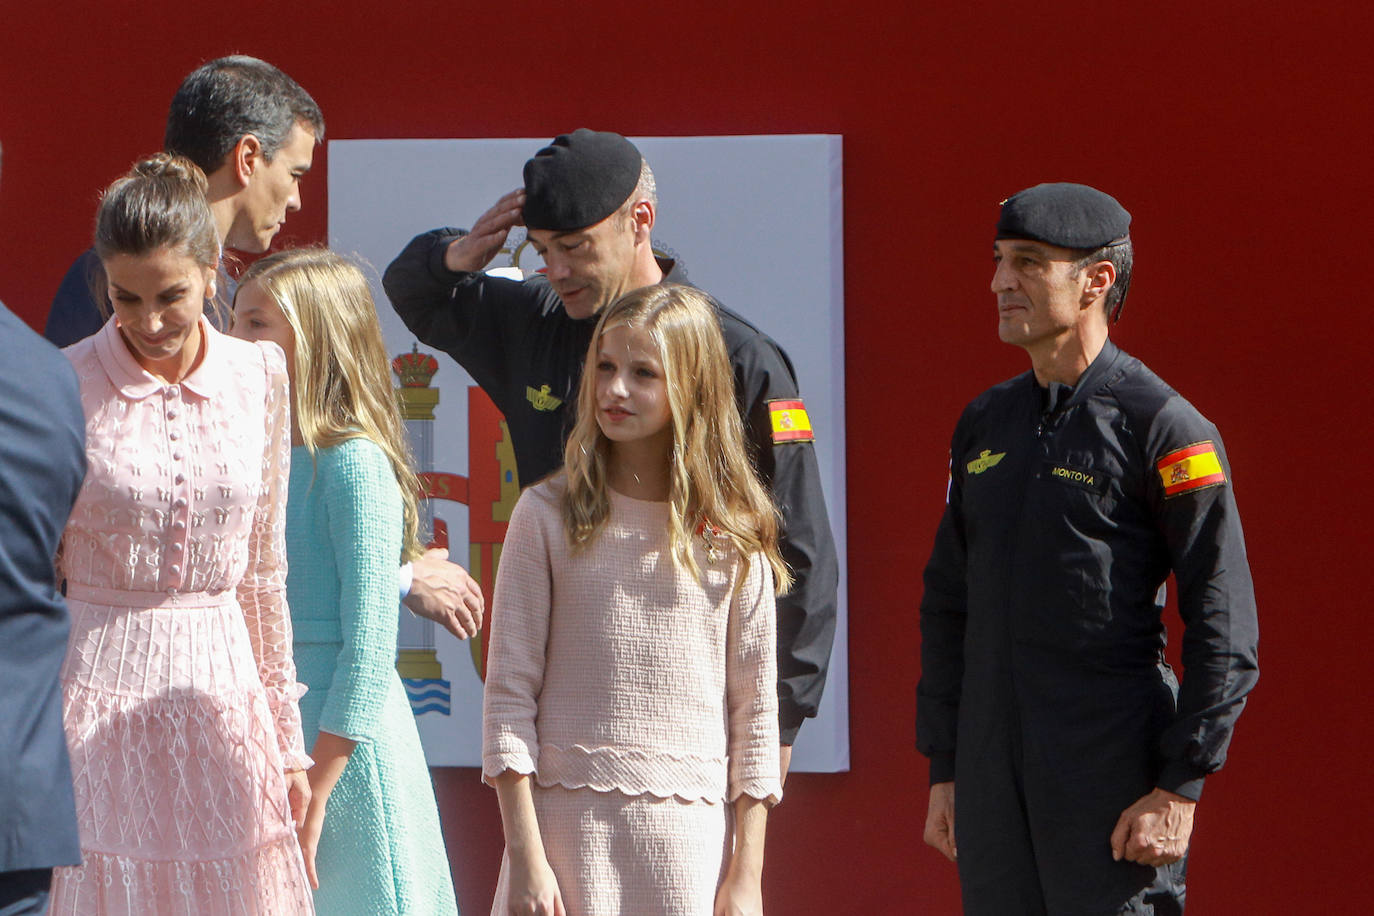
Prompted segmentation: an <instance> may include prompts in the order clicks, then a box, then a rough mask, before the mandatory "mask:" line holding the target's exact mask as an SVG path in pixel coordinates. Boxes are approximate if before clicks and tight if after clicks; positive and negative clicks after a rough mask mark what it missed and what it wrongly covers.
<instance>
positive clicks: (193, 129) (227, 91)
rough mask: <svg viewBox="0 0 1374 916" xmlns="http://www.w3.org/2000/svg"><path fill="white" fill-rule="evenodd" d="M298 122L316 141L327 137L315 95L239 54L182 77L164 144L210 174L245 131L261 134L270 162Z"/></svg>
mask: <svg viewBox="0 0 1374 916" xmlns="http://www.w3.org/2000/svg"><path fill="white" fill-rule="evenodd" d="M297 123H300V124H302V125H304V126H306V127H309V128H310V130H311V131H312V132H313V133H314V134H315V141H316V142H319V141H321V140H323V139H324V115H322V114H320V106H318V105H316V104H315V100H314V99H312V98H311V97H310V93H308V92H306V91H305V90H304V89H302V88H301V87H300V85H299V84H298V83H297V82H296V81H295V80H293V79H292V78H291V77H289V76H287V75H286V74H285V73H283V72H281V71H280V70H278V69H277V68H276V67H274V66H272V65H271V64H269V63H267V62H266V61H263V60H258V59H257V58H256V57H248V56H246V55H243V54H235V55H233V56H231V57H221V58H219V59H218V60H212V61H210V62H209V63H208V64H203V65H202V66H200V67H199V68H197V69H196V70H194V71H192V72H191V74H190V75H189V76H187V77H186V79H185V80H183V81H182V83H181V88H179V89H178V90H177V94H176V95H175V96H173V97H172V107H171V109H170V110H169V111H168V112H167V133H166V135H165V137H164V138H163V142H162V146H163V149H165V150H167V152H169V153H176V154H178V155H181V156H185V157H186V158H187V159H190V160H191V161H192V162H194V163H195V164H196V165H198V166H200V168H201V171H203V172H205V174H207V175H208V174H210V173H211V172H213V171H215V170H216V169H218V168H219V167H220V166H221V165H223V164H224V158H225V157H226V156H228V155H229V153H230V151H231V150H233V148H234V145H235V144H236V143H238V142H239V139H240V138H242V137H243V136H244V135H245V134H252V135H253V136H255V137H257V138H258V140H259V141H260V142H261V143H262V152H263V155H264V156H266V157H267V160H268V161H269V162H270V161H271V160H272V157H273V156H275V155H276V154H277V151H278V150H280V149H281V148H282V147H283V146H285V145H286V141H287V138H288V137H289V136H290V135H291V128H292V127H293V126H295V125H296V124H297Z"/></svg>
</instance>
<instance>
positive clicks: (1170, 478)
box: [1155, 439, 1226, 499]
mask: <svg viewBox="0 0 1374 916" xmlns="http://www.w3.org/2000/svg"><path fill="white" fill-rule="evenodd" d="M1155 470H1157V471H1158V472H1159V480H1160V482H1161V483H1162V484H1163V485H1164V496H1165V498H1166V499H1167V498H1168V497H1170V496H1177V495H1179V494H1180V493H1187V492H1189V491H1190V490H1201V489H1203V488H1204V487H1215V486H1219V485H1221V484H1223V483H1225V482H1226V472H1225V471H1223V470H1222V469H1221V458H1220V457H1219V456H1218V455H1217V447H1216V446H1215V445H1213V444H1212V440H1210V439H1208V440H1206V441H1204V442H1196V443H1194V444H1192V445H1188V446H1185V447H1183V448H1181V449H1177V450H1175V451H1172V452H1170V453H1169V454H1167V455H1165V456H1164V457H1163V458H1161V459H1159V461H1157V462H1155Z"/></svg>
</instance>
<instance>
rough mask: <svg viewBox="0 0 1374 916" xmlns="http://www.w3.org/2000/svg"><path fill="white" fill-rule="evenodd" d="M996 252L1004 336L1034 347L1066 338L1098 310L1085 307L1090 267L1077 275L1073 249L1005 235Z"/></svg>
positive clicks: (1000, 324)
mask: <svg viewBox="0 0 1374 916" xmlns="http://www.w3.org/2000/svg"><path fill="white" fill-rule="evenodd" d="M992 252H993V261H994V262H995V263H996V265H997V268H996V270H995V271H994V272H993V275H992V291H993V292H994V293H996V295H997V335H998V336H999V337H1000V338H1001V339H1002V340H1003V342H1005V343H1009V344H1016V345H1017V346H1020V347H1031V346H1035V345H1036V344H1040V343H1044V342H1047V341H1052V340H1055V339H1060V338H1064V337H1066V336H1068V335H1070V334H1072V333H1073V332H1074V330H1075V329H1076V328H1077V327H1078V325H1079V323H1080V322H1082V321H1084V320H1086V319H1087V318H1088V317H1089V315H1090V312H1092V311H1094V310H1092V309H1088V310H1085V309H1083V308H1082V303H1083V293H1084V290H1085V289H1086V287H1087V280H1086V277H1087V273H1086V272H1080V273H1079V274H1078V275H1077V276H1074V272H1073V265H1074V263H1075V260H1076V258H1075V255H1074V252H1073V251H1072V250H1071V249H1068V248H1059V247H1057V246H1055V245H1046V244H1045V243H1043V242H1033V241H1029V240H1025V239H999V240H997V241H996V242H993V245H992ZM1095 311H1101V310H1100V309H1096V310H1095Z"/></svg>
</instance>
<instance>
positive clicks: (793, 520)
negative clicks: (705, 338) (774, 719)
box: [382, 229, 839, 744]
mask: <svg viewBox="0 0 1374 916" xmlns="http://www.w3.org/2000/svg"><path fill="white" fill-rule="evenodd" d="M461 234H462V233H461V231H460V230H457V229H436V230H434V231H432V232H427V233H424V234H423V235H420V236H417V237H416V238H415V239H413V240H412V241H411V242H410V244H409V245H407V246H406V248H405V249H404V250H403V251H402V252H401V253H400V255H398V256H397V258H396V260H394V261H392V262H391V265H390V266H389V267H387V269H386V274H385V276H384V277H383V280H382V283H383V285H384V286H385V287H386V292H387V296H388V297H390V299H391V304H392V306H393V307H394V308H395V309H396V313H397V314H398V315H400V317H401V319H402V320H403V321H404V322H405V324H406V327H408V328H409V329H410V331H411V333H413V334H414V335H415V336H416V337H417V338H419V339H420V340H421V341H422V342H424V343H425V344H426V345H428V346H432V347H437V348H439V349H441V350H444V351H445V352H446V353H448V354H449V355H450V356H452V357H453V358H454V359H455V360H456V361H457V362H458V363H459V364H460V365H461V366H462V367H463V368H464V369H466V370H467V372H468V373H469V374H470V375H471V376H472V377H473V379H475V380H476V381H477V384H478V385H480V386H481V387H482V390H483V391H485V392H486V393H487V394H488V395H489V396H490V397H491V399H492V401H493V402H495V404H496V406H497V407H498V408H499V409H500V410H501V413H502V414H504V415H505V418H506V422H507V424H508V426H509V428H510V433H511V442H512V444H513V445H514V447H515V461H516V465H517V468H518V470H519V474H520V483H521V485H522V486H524V485H529V484H532V483H534V482H536V481H538V480H539V479H540V478H541V477H544V476H545V475H547V474H549V473H552V472H553V471H556V470H558V469H559V468H560V467H562V465H563V443H564V440H565V439H566V437H567V434H568V432H569V431H570V430H571V429H572V420H573V411H574V410H575V409H576V398H577V386H578V381H579V379H580V378H581V375H582V366H583V363H584V362H585V361H586V358H587V347H588V345H589V344H590V343H591V339H592V333H593V332H594V331H595V330H596V322H597V319H596V318H595V317H593V318H586V319H580V320H579V319H574V318H570V317H568V314H567V312H565V311H564V310H563V303H562V301H561V300H560V299H559V298H558V294H557V293H555V292H554V291H553V288H552V287H551V286H550V285H549V283H548V280H547V279H545V278H544V277H543V276H542V275H541V276H536V277H533V278H531V279H529V280H526V281H524V282H517V281H514V280H507V279H502V278H499V277H489V276H487V275H486V274H483V273H463V272H459V273H455V272H453V271H450V270H449V269H448V268H447V267H445V266H444V252H445V251H446V249H447V248H448V245H449V243H450V242H452V241H453V240H454V239H455V238H457V237H458V236H459V235H461ZM660 266H661V267H662V268H663V271H664V274H665V276H664V282H669V283H681V282H685V280H684V279H683V278H682V277H681V276H679V275H677V272H676V266H675V265H674V264H673V263H672V262H671V261H668V262H663V261H661V262H660ZM717 308H718V314H719V316H720V323H721V330H722V331H723V332H724V336H725V345H726V349H727V351H728V352H729V354H730V364H731V366H732V367H733V368H734V372H735V397H736V400H737V402H738V404H739V408H740V415H741V417H743V419H744V430H745V437H746V438H747V439H748V440H749V444H750V453H751V457H752V458H753V459H754V462H755V466H756V467H757V468H758V471H759V476H760V477H761V478H762V479H763V483H764V485H765V486H766V487H768V489H769V492H770V493H771V494H772V496H773V499H774V501H775V502H776V503H777V505H778V509H779V511H780V512H781V513H782V530H781V537H780V547H781V552H782V558H783V560H784V561H786V563H787V565H788V567H789V568H790V569H791V570H792V574H793V576H794V577H795V580H796V581H795V583H794V584H793V586H792V590H791V591H790V592H788V594H787V595H785V596H783V597H780V598H779V599H778V611H777V615H778V719H779V726H780V730H781V735H782V742H783V743H784V744H792V743H793V741H794V740H795V738H796V735H797V732H798V730H800V728H801V724H802V720H803V719H805V718H807V717H810V716H814V715H815V714H816V710H817V708H818V707H819V705H820V700H821V691H822V690H823V689H824V687H825V675H826V670H827V668H828V666H829V664H830V647H831V643H832V642H833V640H834V636H835V613H836V600H837V592H838V585H839V565H838V561H837V559H836V556H835V543H834V539H833V537H832V536H831V533H830V520H829V518H828V516H827V514H826V511H825V501H824V498H823V497H822V494H821V481H820V468H819V466H818V465H817V463H816V453H815V448H814V446H813V445H812V443H810V442H805V441H796V442H787V443H780V444H776V445H775V444H774V443H773V441H772V420H771V417H770V414H769V406H768V403H769V402H770V401H774V400H788V399H795V398H797V397H798V393H797V381H796V374H795V373H794V372H793V370H792V364H791V362H790V361H789V360H788V358H787V355H786V354H785V353H783V351H782V348H780V347H779V346H778V345H777V344H776V343H775V342H774V341H773V340H772V339H771V338H769V337H768V336H767V335H765V334H763V333H762V332H761V331H759V330H758V329H757V328H755V327H754V326H753V325H751V324H749V323H748V322H747V321H745V320H744V319H743V318H741V317H740V316H738V315H736V314H735V313H734V312H732V311H730V310H729V309H727V308H724V307H722V306H719V304H717ZM546 386H547V387H546Z"/></svg>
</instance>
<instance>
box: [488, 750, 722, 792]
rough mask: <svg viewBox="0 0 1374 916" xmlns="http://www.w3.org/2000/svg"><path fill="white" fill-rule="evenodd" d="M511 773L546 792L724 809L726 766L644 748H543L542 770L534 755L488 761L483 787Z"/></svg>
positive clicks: (496, 757) (541, 757)
mask: <svg viewBox="0 0 1374 916" xmlns="http://www.w3.org/2000/svg"><path fill="white" fill-rule="evenodd" d="M507 770H510V771H514V772H516V773H520V774H521V775H527V776H533V777H534V780H535V782H536V783H538V784H539V785H540V786H544V787H549V786H561V787H563V788H565V789H591V790H593V791H595V792H603V793H605V792H620V793H621V794H624V795H631V796H635V795H651V796H653V797H654V798H660V799H668V798H676V799H679V800H680V801H684V802H705V803H707V804H724V803H725V796H726V789H727V779H726V761H725V760H724V759H722V758H703V757H696V756H692V755H674V754H671V753H667V752H659V751H650V750H645V749H643V748H615V747H599V748H588V747H586V746H584V745H581V744H574V745H572V746H571V747H567V748H564V747H559V746H558V745H552V744H543V745H540V747H539V762H538V764H537V765H536V764H535V763H534V761H533V760H531V758H530V756H529V755H528V754H510V755H502V754H497V755H492V756H491V757H488V758H486V759H485V760H484V763H483V768H482V781H483V782H486V783H488V784H490V783H491V780H492V779H494V778H495V777H496V776H498V775H500V774H501V773H503V772H505V771H507Z"/></svg>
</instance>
